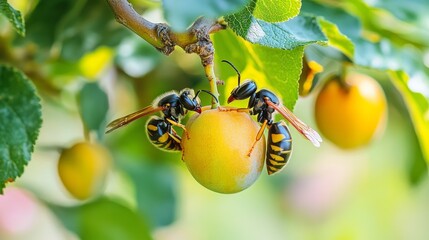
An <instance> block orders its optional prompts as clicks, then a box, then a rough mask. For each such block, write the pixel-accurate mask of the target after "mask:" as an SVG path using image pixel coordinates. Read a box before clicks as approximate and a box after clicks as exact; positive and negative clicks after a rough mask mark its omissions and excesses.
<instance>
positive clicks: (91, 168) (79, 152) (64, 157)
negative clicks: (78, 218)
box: [58, 142, 111, 200]
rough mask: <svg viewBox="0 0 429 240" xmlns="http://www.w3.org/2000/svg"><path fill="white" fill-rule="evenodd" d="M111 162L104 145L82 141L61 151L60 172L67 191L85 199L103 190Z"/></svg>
mask: <svg viewBox="0 0 429 240" xmlns="http://www.w3.org/2000/svg"><path fill="white" fill-rule="evenodd" d="M110 163H111V157H110V155H109V152H108V151H107V150H106V149H105V148H104V147H103V146H101V145H98V144H93V143H89V142H80V143H77V144H75V145H73V146H72V147H71V148H69V149H65V150H64V151H63V152H62V153H61V156H60V159H59V161H58V173H59V176H60V179H61V181H62V183H63V184H64V187H65V188H66V189H67V191H68V192H69V193H70V194H71V195H73V196H74V197H75V198H77V199H80V200H85V199H88V198H90V197H92V196H94V195H97V194H98V193H100V192H101V190H102V189H103V187H104V183H105V180H106V176H107V173H108V171H109V167H110Z"/></svg>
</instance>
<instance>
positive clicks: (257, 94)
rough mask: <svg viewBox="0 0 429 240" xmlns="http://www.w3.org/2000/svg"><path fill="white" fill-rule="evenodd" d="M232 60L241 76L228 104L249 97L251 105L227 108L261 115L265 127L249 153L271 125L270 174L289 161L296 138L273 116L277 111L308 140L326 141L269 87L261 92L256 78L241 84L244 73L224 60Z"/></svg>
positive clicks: (314, 141) (258, 118)
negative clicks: (293, 141) (282, 102)
mask: <svg viewBox="0 0 429 240" xmlns="http://www.w3.org/2000/svg"><path fill="white" fill-rule="evenodd" d="M222 62H225V63H228V64H229V65H230V66H231V67H232V68H233V69H234V70H235V71H236V73H237V75H238V86H237V87H235V88H234V89H233V90H232V91H231V95H230V96H229V98H228V103H231V102H232V101H234V100H244V99H249V103H248V106H247V108H238V109H226V110H225V111H231V110H236V111H240V112H248V113H249V114H251V115H257V121H258V122H259V123H261V124H262V125H261V128H260V130H259V131H258V133H257V135H256V139H255V142H254V143H253V145H252V147H251V149H250V151H249V153H248V155H249V156H250V154H251V153H252V151H253V148H254V147H255V144H256V143H257V142H258V141H259V140H260V139H261V137H262V135H263V134H264V130H265V128H268V129H269V130H268V140H267V155H266V160H265V162H266V165H267V171H268V175H271V174H273V173H276V172H278V171H280V170H281V169H282V168H283V167H284V166H285V165H286V163H287V162H288V160H289V158H290V156H291V153H292V137H291V134H290V132H289V128H288V127H287V125H286V124H285V122H284V121H280V122H274V120H273V115H274V112H275V111H277V112H278V113H280V114H281V115H282V116H283V117H284V118H285V119H287V120H288V121H289V122H290V123H291V124H292V126H294V127H295V128H296V129H297V130H298V132H300V133H301V134H302V135H303V136H304V137H305V138H306V139H308V140H310V141H311V142H312V143H313V145H314V146H316V147H319V146H320V143H321V142H322V138H321V137H320V135H319V134H318V133H317V132H316V131H315V130H313V129H312V128H310V127H309V126H307V125H306V124H305V123H304V122H302V121H301V120H300V119H299V118H298V117H297V116H295V115H294V114H293V113H292V112H291V111H290V110H289V109H288V108H286V107H285V106H283V105H282V104H281V103H280V100H279V98H278V97H277V96H276V95H275V94H274V93H273V92H271V91H269V90H267V89H261V90H259V91H257V86H256V83H255V81H253V80H251V79H247V80H245V81H244V82H243V83H241V84H240V78H241V77H240V72H239V71H238V70H237V68H235V66H234V65H233V64H232V63H230V62H229V61H226V60H222Z"/></svg>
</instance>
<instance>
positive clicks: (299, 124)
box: [264, 98, 322, 147]
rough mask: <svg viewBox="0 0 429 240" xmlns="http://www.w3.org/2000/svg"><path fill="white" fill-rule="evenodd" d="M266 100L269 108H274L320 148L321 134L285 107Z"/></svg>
mask: <svg viewBox="0 0 429 240" xmlns="http://www.w3.org/2000/svg"><path fill="white" fill-rule="evenodd" d="M264 100H265V103H266V104H267V105H268V106H270V107H272V108H274V109H275V110H276V111H277V112H279V113H280V114H281V115H282V116H283V117H284V118H285V119H286V120H288V121H289V122H290V123H291V124H292V126H294V127H295V128H296V130H298V132H299V133H301V134H302V135H303V136H304V137H305V138H307V139H308V140H310V142H311V143H313V145H314V146H316V147H320V143H321V142H322V138H321V137H320V135H319V133H317V132H316V131H315V130H314V129H312V128H311V127H309V126H308V125H307V124H305V123H304V122H303V121H301V120H300V119H299V118H298V117H297V116H295V114H293V113H292V112H291V111H290V110H289V109H288V108H286V107H285V106H283V105H276V104H275V103H273V102H271V101H270V100H269V99H267V98H266V99H264Z"/></svg>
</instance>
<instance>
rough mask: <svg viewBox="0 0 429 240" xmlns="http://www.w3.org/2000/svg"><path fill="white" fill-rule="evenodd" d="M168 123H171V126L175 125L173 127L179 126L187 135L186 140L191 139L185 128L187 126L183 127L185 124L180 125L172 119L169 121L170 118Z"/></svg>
mask: <svg viewBox="0 0 429 240" xmlns="http://www.w3.org/2000/svg"><path fill="white" fill-rule="evenodd" d="M167 121H168V122H169V123H171V125H173V126H177V127H180V128H181V129H183V131H184V132H185V134H186V138H188V140H189V139H191V138H190V137H189V133H188V131H187V130H186V128H185V125H183V124H180V123H178V122H175V121H173V120H171V119H169V118H167Z"/></svg>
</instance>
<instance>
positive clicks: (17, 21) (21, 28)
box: [0, 0, 25, 37]
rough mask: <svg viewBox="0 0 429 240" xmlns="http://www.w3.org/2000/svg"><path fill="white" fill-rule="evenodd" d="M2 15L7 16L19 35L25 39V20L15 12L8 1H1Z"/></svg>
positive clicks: (0, 10)
mask: <svg viewBox="0 0 429 240" xmlns="http://www.w3.org/2000/svg"><path fill="white" fill-rule="evenodd" d="M0 13H2V14H3V15H4V16H6V18H7V19H8V20H9V22H10V23H11V24H12V25H13V27H14V28H15V30H16V32H17V33H18V34H19V35H21V36H23V37H24V36H25V22H24V19H23V18H22V16H21V13H20V12H19V11H17V10H15V9H14V8H13V7H12V6H10V5H9V3H7V0H0Z"/></svg>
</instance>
